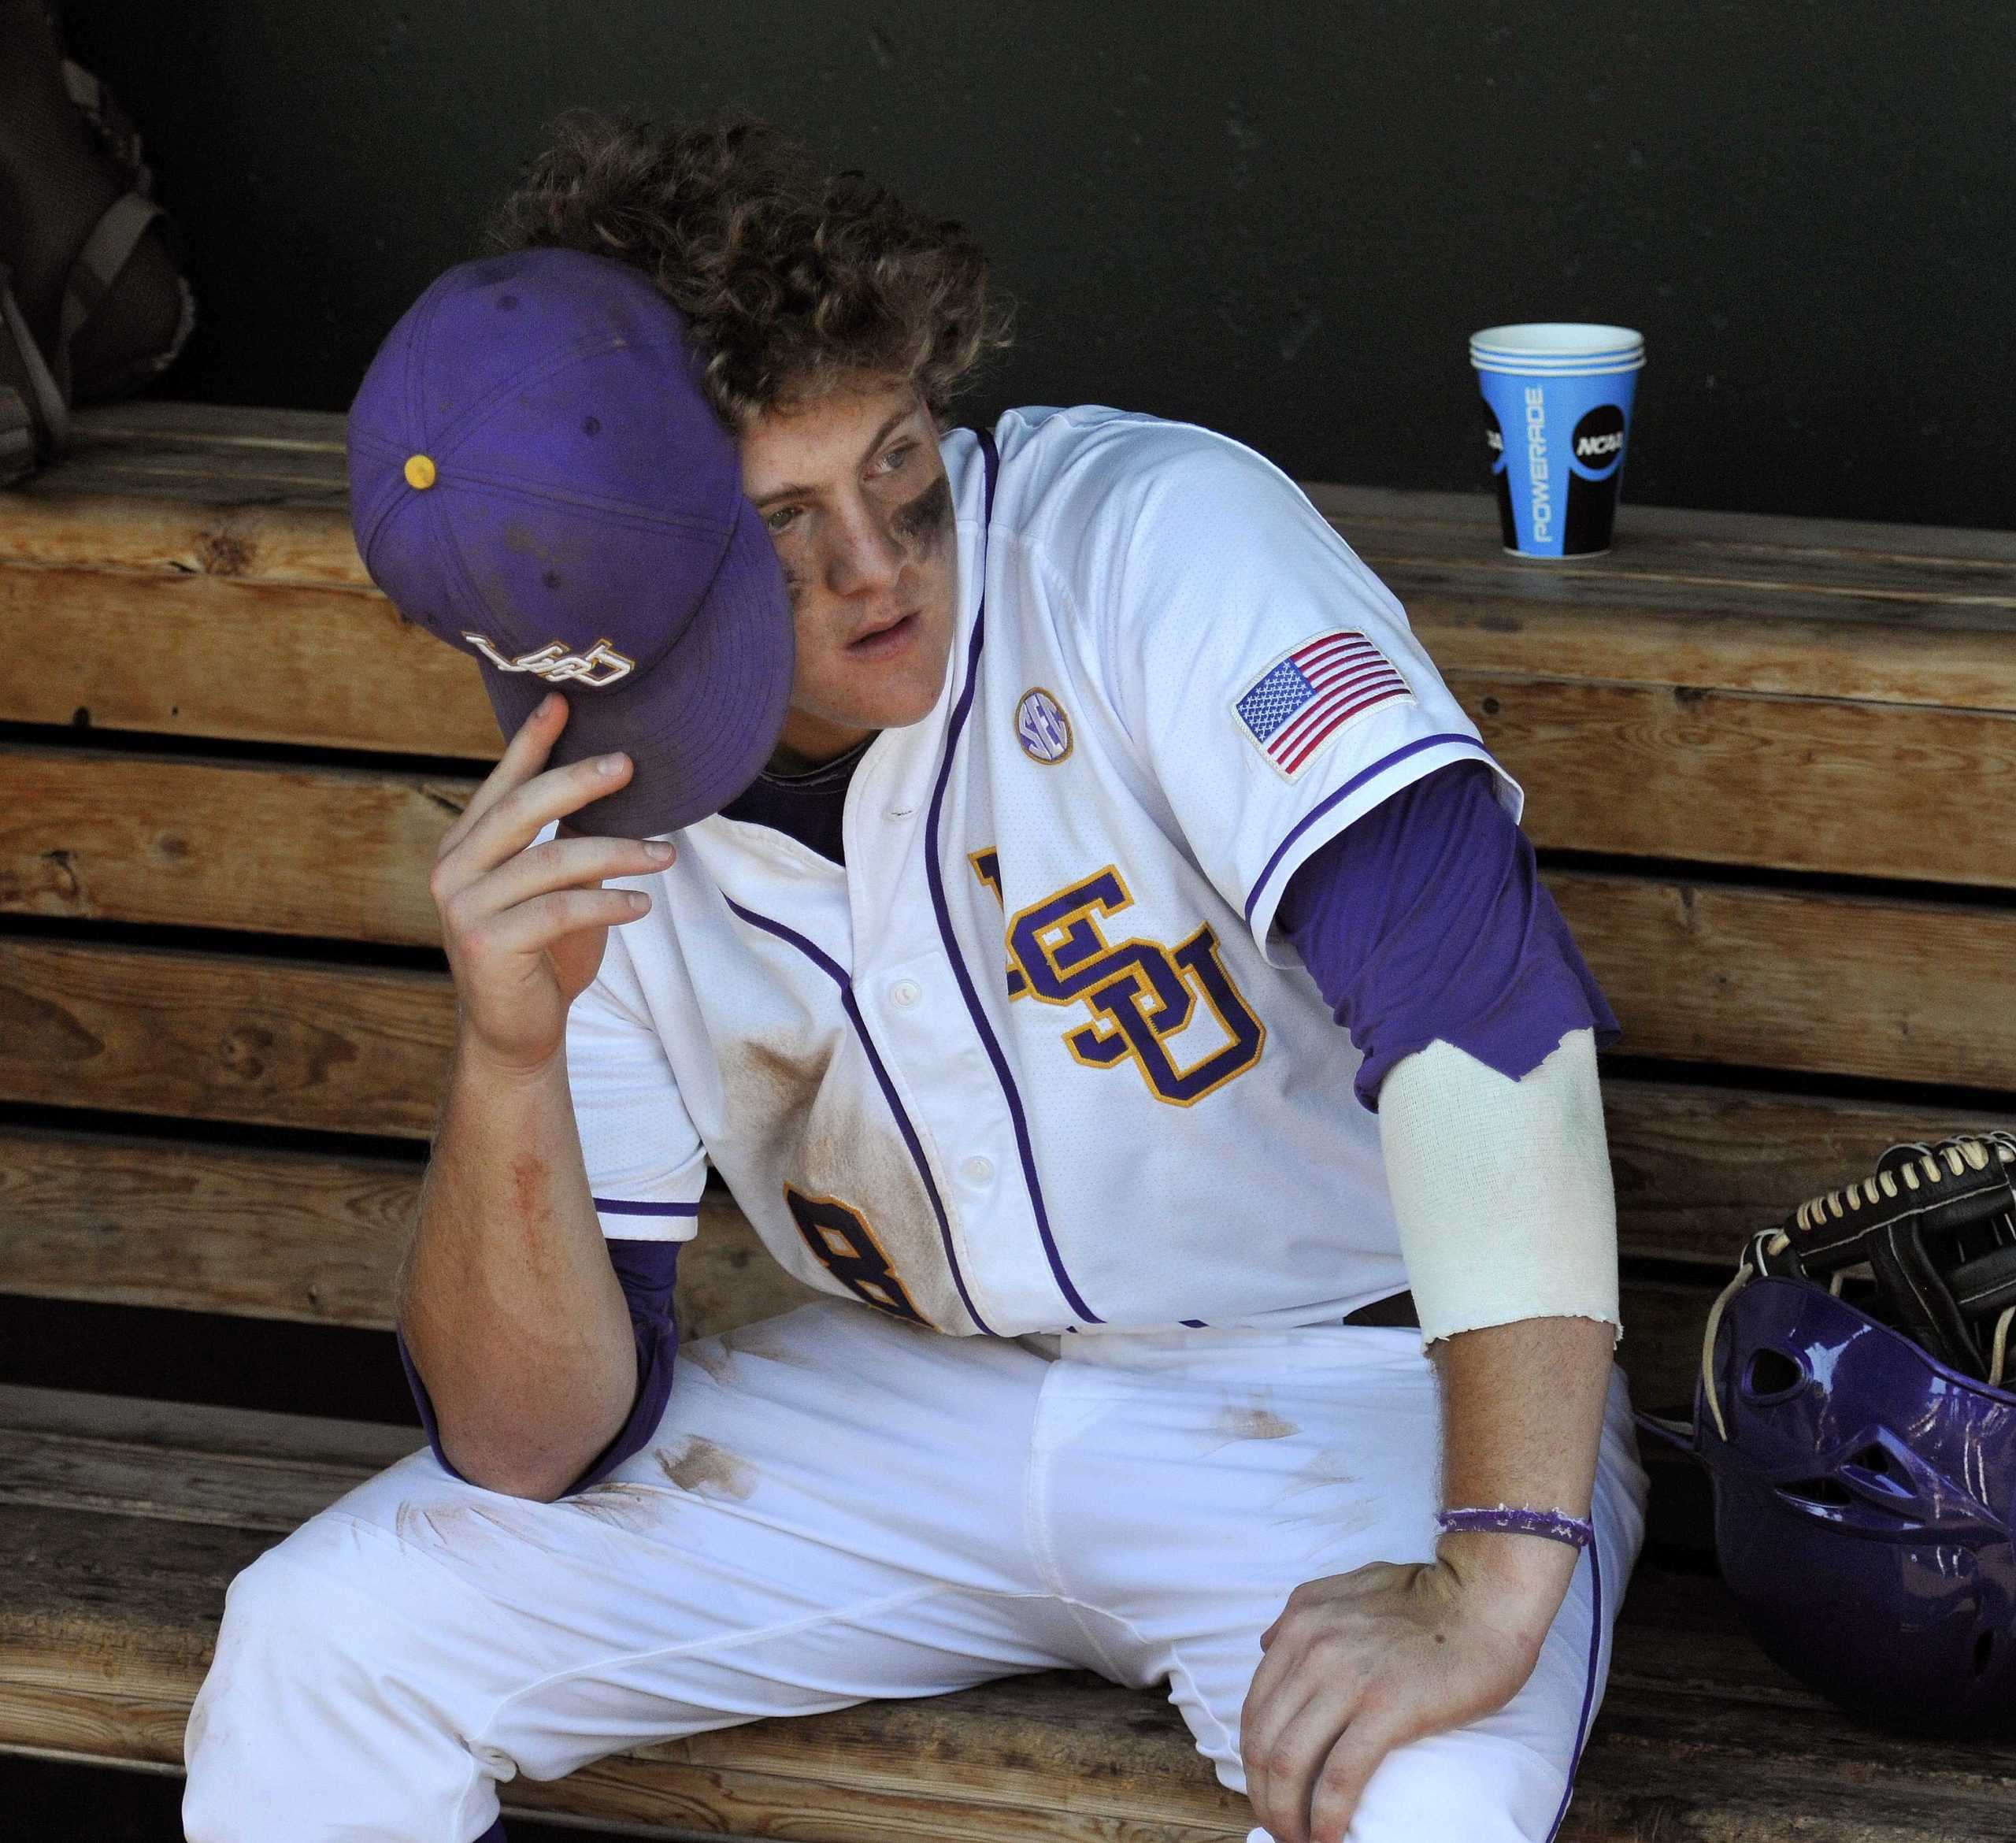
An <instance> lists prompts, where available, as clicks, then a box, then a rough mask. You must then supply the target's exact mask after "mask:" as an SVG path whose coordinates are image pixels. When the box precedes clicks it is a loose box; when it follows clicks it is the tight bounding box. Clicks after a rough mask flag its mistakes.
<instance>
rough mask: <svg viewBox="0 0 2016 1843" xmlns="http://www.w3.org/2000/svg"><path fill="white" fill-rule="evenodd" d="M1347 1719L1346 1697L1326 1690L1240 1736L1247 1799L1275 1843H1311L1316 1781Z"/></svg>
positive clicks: (1327, 1687)
mask: <svg viewBox="0 0 2016 1843" xmlns="http://www.w3.org/2000/svg"><path fill="white" fill-rule="evenodd" d="M1350 1716H1351V1706H1350V1702H1349V1700H1348V1698H1347V1697H1346V1696H1345V1695H1344V1694H1343V1693H1342V1692H1341V1691H1340V1689H1338V1688H1336V1686H1334V1685H1324V1686H1322V1687H1321V1688H1319V1689H1316V1690H1315V1691H1314V1693H1311V1694H1310V1695H1309V1696H1308V1697H1306V1700H1303V1702H1301V1703H1300V1704H1299V1706H1297V1707H1295V1708H1294V1709H1293V1711H1292V1713H1290V1714H1288V1715H1287V1716H1286V1718H1285V1719H1283V1720H1281V1721H1280V1722H1278V1723H1277V1725H1275V1726H1273V1727H1272V1728H1271V1729H1269V1730H1266V1731H1265V1732H1263V1733H1262V1734H1257V1735H1251V1736H1247V1735H1245V1734H1242V1736H1241V1741H1240V1760H1241V1761H1242V1762H1243V1763H1244V1765H1245V1767H1246V1793H1247V1797H1248V1798H1250V1799H1251V1800H1252V1803H1253V1814H1254V1816H1255V1817H1257V1818H1258V1819H1259V1820H1260V1822H1261V1823H1262V1826H1264V1827H1265V1828H1266V1831H1267V1833H1268V1834H1269V1836H1271V1837H1273V1838H1274V1839H1275V1843H1309V1805H1310V1795H1311V1793H1313V1791H1314V1788H1315V1785H1316V1776H1317V1773H1318V1772H1319V1771H1321V1769H1322V1766H1323V1762H1324V1760H1325V1758H1327V1757H1328V1756H1329V1752H1330V1750H1331V1748H1332V1747H1333V1746H1335V1745H1336V1740H1337V1736H1338V1734H1340V1732H1341V1731H1342V1730H1343V1727H1344V1726H1345V1724H1346V1722H1347V1721H1348V1720H1349V1719H1350Z"/></svg>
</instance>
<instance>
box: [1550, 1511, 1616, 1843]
mask: <svg viewBox="0 0 2016 1843" xmlns="http://www.w3.org/2000/svg"><path fill="white" fill-rule="evenodd" d="M1590 1521H1591V1522H1592V1523H1593V1522H1595V1513H1594V1512H1593V1511H1592V1512H1591V1514H1590ZM1596 1547H1597V1538H1596V1537H1595V1535H1594V1534H1593V1533H1592V1535H1591V1536H1590V1538H1589V1601H1590V1605H1589V1668H1588V1674H1586V1675H1585V1676H1584V1678H1583V1679H1582V1713H1581V1716H1580V1718H1579V1719H1577V1722H1576V1723H1575V1751H1574V1752H1573V1753H1571V1754H1570V1755H1569V1756H1568V1783H1567V1784H1566V1785H1565V1786H1562V1789H1561V1808H1560V1809H1559V1810H1558V1811H1556V1812H1555V1814H1554V1824H1553V1826H1552V1828H1551V1829H1550V1830H1548V1832H1547V1843H1554V1840H1555V1837H1558V1836H1559V1835H1560V1834H1561V1826H1562V1823H1563V1822H1564V1821H1565V1820H1566V1818H1567V1815H1568V1801H1569V1800H1570V1799H1571V1798H1573V1797H1574V1796H1575V1775H1576V1774H1577V1772H1579V1771H1581V1766H1582V1749H1583V1748H1584V1746H1585V1745H1587V1744H1588V1738H1589V1710H1590V1708H1591V1706H1592V1704H1594V1703H1595V1700H1596V1667H1597V1665H1598V1664H1599V1663H1601V1662H1602V1661H1603V1563H1601V1562H1600V1561H1599V1560H1598V1559H1597V1558H1596Z"/></svg>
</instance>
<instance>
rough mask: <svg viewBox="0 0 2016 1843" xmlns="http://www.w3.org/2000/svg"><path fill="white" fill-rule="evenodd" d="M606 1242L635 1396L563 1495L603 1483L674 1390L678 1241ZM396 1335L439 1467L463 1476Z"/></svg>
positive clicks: (639, 1442) (645, 1435)
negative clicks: (633, 1351)
mask: <svg viewBox="0 0 2016 1843" xmlns="http://www.w3.org/2000/svg"><path fill="white" fill-rule="evenodd" d="M607 1246H608V1248H609V1259H610V1265H611V1266H613V1267H614V1268H615V1270H616V1277H617V1280H618V1281H620V1282H621V1285H622V1287H623V1296H624V1299H625V1300H628V1302H629V1306H630V1329H631V1332H632V1334H633V1335H634V1337H636V1345H637V1394H636V1400H634V1401H633V1402H632V1404H631V1408H630V1416H629V1418H628V1420H626V1421H625V1422H624V1423H623V1425H622V1426H621V1427H620V1428H619V1429H618V1430H617V1434H616V1437H615V1438H614V1439H613V1440H612V1441H610V1443H609V1444H608V1445H606V1446H605V1447H604V1448H602V1451H601V1452H598V1453H597V1454H596V1455H595V1458H594V1459H591V1460H590V1461H589V1463H588V1466H587V1470H585V1471H584V1472H583V1473H582V1474H581V1475H580V1477H579V1478H576V1480H575V1481H573V1483H572V1484H571V1485H569V1486H568V1487H567V1488H566V1489H565V1490H564V1491H562V1492H561V1494H560V1495H561V1496H562V1497H571V1496H573V1494H574V1493H576V1492H577V1491H584V1490H586V1489H587V1487H588V1486H589V1485H594V1484H596V1483H598V1482H599V1481H601V1480H602V1479H603V1478H606V1477H608V1475H609V1474H610V1473H611V1472H613V1471H614V1470H616V1468H617V1467H618V1466H620V1465H621V1464H622V1463H623V1462H624V1460H625V1459H628V1458H629V1456H630V1455H632V1453H633V1452H638V1451H639V1450H640V1449H641V1448H643V1445H644V1444H645V1443H646V1442H647V1441H649V1440H650V1437H651V1435H652V1433H653V1432H654V1430H656V1429H657V1426H658V1419H659V1417H660V1416H661V1415H663V1414H664V1412H665V1400H666V1398H667V1397H668V1396H669V1395H670V1394H671V1393H672V1368H673V1353H674V1352H676V1350H677V1348H678V1346H679V1330H678V1326H677V1325H676V1322H674V1320H673V1314H672V1287H673V1276H674V1273H675V1271H676V1269H677V1266H678V1264H679V1250H680V1244H679V1243H678V1242H676V1241H619V1240H615V1239H613V1238H612V1239H611V1240H610V1241H609V1243H608V1244H607ZM393 1335H394V1337H395V1339H396V1340H397V1341H398V1348H399V1361H400V1363H402V1364H403V1365H404V1366H405V1368H406V1385H407V1386H408V1387H409V1388H410V1389H412V1391H413V1405H414V1406H415V1407H417V1408H418V1409H419V1410H420V1420H421V1426H423V1427H424V1428H425V1429H426V1430H427V1443H428V1445H430V1446H431V1447H432V1448H434V1456H435V1459H438V1460H439V1462H440V1464H441V1469H442V1470H443V1471H445V1472H447V1474H449V1475H450V1477H451V1478H462V1474H461V1473H460V1472H458V1471H457V1470H455V1468H454V1467H453V1466H452V1465H450V1463H448V1455H447V1454H446V1453H445V1452H443V1451H442V1450H441V1433H440V1430H439V1427H438V1426H437V1425H436V1424H435V1418H434V1403H433V1400H432V1398H431V1397H430V1396H428V1392H427V1385H426V1384H425V1383H424V1382H423V1381H421V1379H420V1371H419V1370H417V1368H415V1367H414V1365H413V1355H412V1353H411V1352H410V1351H409V1350H408V1349H407V1348H406V1335H405V1333H403V1332H400V1331H398V1330H397V1329H395V1331H394V1333H393ZM462 1482H463V1483H464V1484H465V1485H466V1484H468V1483H469V1482H470V1481H469V1480H468V1479H466V1478H462Z"/></svg>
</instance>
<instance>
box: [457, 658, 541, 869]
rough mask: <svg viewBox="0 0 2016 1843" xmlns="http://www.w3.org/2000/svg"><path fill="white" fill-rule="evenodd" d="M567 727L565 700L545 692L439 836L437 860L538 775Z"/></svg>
mask: <svg viewBox="0 0 2016 1843" xmlns="http://www.w3.org/2000/svg"><path fill="white" fill-rule="evenodd" d="M566 726H567V700H566V699H565V698H564V697H562V696H561V695H560V693H559V692H547V694H546V696H545V698H544V699H543V700H542V701H541V702H540V703H538V704H536V705H535V706H533V708H532V714H531V715H530V716H528V717H527V718H526V719H525V720H524V722H522V723H521V724H520V725H518V727H517V730H516V731H515V732H513V735H512V736H511V739H510V741H509V742H507V743H506V744H505V745H504V753H503V754H502V755H500V756H499V757H498V758H497V763H496V766H495V767H493V768H492V769H491V770H490V773H488V774H487V775H486V776H485V777H484V781H483V784H482V785H481V786H480V787H479V788H477V789H476V792H474V793H473V794H472V795H470V796H469V804H468V805H467V806H466V807H464V808H463V809H462V811H461V817H460V818H458V819H457V820H456V821H455V822H454V825H450V827H449V828H448V829H447V831H446V832H445V833H443V834H442V835H441V844H440V847H439V850H438V851H436V852H435V856H436V857H437V858H443V857H446V856H447V855H448V853H449V852H450V851H453V850H454V848H455V847H456V846H458V844H461V842H462V840H464V839H465V838H467V837H468V836H469V832H470V830H471V829H472V827H473V826H474V825H475V824H476V821H477V820H479V819H480V818H482V817H483V816H484V814H485V813H487V812H488V811H489V810H490V809H491V807H494V806H495V805H496V803H498V801H499V800H500V799H502V798H503V797H504V795H506V794H507V793H509V792H510V791H511V790H512V788H514V787H517V786H519V785H521V784H522V783H523V782H524V781H528V780H529V779H530V778H531V777H532V776H533V775H534V774H535V773H538V772H539V769H540V767H541V766H543V764H544V762H545V761H546V758H547V755H548V754H549V753H550V751H551V750H552V747H553V744H554V739H555V738H556V737H557V736H558V735H559V734H560V732H561V730H562V729H565V728H566Z"/></svg>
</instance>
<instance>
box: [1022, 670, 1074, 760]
mask: <svg viewBox="0 0 2016 1843" xmlns="http://www.w3.org/2000/svg"><path fill="white" fill-rule="evenodd" d="M1015 740H1016V741H1017V742H1018V743H1020V744H1021V745H1022V753H1023V754H1024V755H1027V756H1028V758H1029V759H1030V760H1031V761H1032V762H1042V763H1043V765H1044V766H1046V767H1052V768H1054V767H1055V766H1056V765H1057V764H1058V762H1061V761H1062V760H1063V759H1064V758H1065V756H1066V755H1069V754H1070V753H1071V719H1070V718H1068V717H1066V716H1065V714H1064V706H1062V704H1060V703H1058V701H1057V700H1056V699H1054V697H1052V696H1051V695H1050V693H1049V692H1047V691H1045V690H1044V689H1043V687H1042V686H1041V685H1037V686H1035V687H1034V688H1032V689H1031V690H1028V691H1026V692H1023V694H1022V701H1021V703H1019V704H1017V706H1015Z"/></svg>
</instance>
